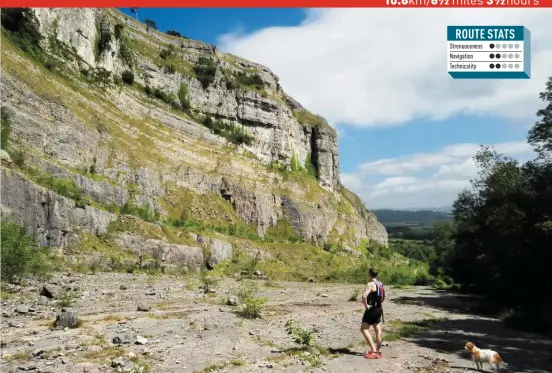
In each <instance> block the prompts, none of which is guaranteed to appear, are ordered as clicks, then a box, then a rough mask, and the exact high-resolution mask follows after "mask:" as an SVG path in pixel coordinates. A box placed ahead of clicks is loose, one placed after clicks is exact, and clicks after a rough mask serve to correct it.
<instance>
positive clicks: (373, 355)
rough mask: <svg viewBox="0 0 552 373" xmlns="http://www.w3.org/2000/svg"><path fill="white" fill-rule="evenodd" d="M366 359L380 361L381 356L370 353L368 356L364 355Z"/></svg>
mask: <svg viewBox="0 0 552 373" xmlns="http://www.w3.org/2000/svg"><path fill="white" fill-rule="evenodd" d="M364 357H365V358H366V359H379V356H378V355H377V354H375V353H374V351H371V350H370V351H368V352H367V353H366V355H364Z"/></svg>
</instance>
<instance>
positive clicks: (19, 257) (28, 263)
mask: <svg viewBox="0 0 552 373" xmlns="http://www.w3.org/2000/svg"><path fill="white" fill-rule="evenodd" d="M0 224H1V231H2V234H1V237H0V239H1V244H2V250H1V259H2V262H1V269H2V281H4V282H10V283H13V282H18V281H20V280H21V279H22V278H23V277H25V276H27V275H45V274H47V272H49V270H50V268H49V265H48V260H47V256H46V252H45V250H42V249H39V248H38V247H37V245H36V244H35V241H34V239H33V238H32V237H31V236H30V235H28V234H27V233H26V232H25V230H24V229H23V228H20V227H19V225H17V224H16V223H15V222H14V221H12V220H11V219H9V218H8V219H7V218H5V217H3V218H2V221H1V223H0Z"/></svg>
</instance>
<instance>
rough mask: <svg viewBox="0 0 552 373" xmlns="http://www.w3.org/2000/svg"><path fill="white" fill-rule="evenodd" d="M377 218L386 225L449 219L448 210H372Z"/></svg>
mask: <svg viewBox="0 0 552 373" xmlns="http://www.w3.org/2000/svg"><path fill="white" fill-rule="evenodd" d="M372 212H373V213H374V214H375V215H376V217H377V218H378V220H379V221H380V222H381V223H382V224H383V225H385V226H386V227H405V226H406V227H416V226H423V225H432V224H434V223H436V222H439V221H446V220H451V219H452V216H451V214H450V213H448V212H443V211H431V210H418V211H407V210H388V209H382V210H372Z"/></svg>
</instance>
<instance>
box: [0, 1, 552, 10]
mask: <svg viewBox="0 0 552 373" xmlns="http://www.w3.org/2000/svg"><path fill="white" fill-rule="evenodd" d="M0 7H2V8H11V7H34V8H37V7H38V8H115V7H117V8H122V7H128V8H131V7H135V8H136V7H142V8H152V7H155V8H395V9H396V8H547V7H552V0H156V1H151V0H89V1H82V0H0Z"/></svg>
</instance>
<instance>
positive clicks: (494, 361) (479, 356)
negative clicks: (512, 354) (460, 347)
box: [464, 342, 504, 372]
mask: <svg viewBox="0 0 552 373" xmlns="http://www.w3.org/2000/svg"><path fill="white" fill-rule="evenodd" d="M464 350H468V351H470V353H471V355H472V359H473V361H474V362H475V365H476V367H477V370H483V363H488V364H489V365H490V366H491V368H493V369H495V370H496V371H497V372H498V370H499V369H500V364H501V363H504V361H503V360H502V358H501V357H500V355H499V354H498V352H496V351H493V350H482V349H480V348H477V347H476V346H475V345H474V344H473V343H472V342H467V343H466V344H465V345H464Z"/></svg>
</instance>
